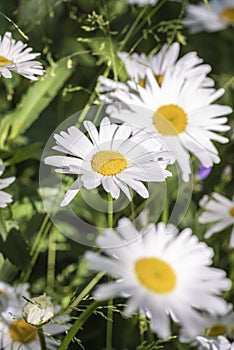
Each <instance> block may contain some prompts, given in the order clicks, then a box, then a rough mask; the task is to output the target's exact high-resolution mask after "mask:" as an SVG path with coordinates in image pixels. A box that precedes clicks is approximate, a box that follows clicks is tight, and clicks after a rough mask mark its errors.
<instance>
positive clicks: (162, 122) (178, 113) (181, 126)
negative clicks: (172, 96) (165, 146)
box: [153, 104, 188, 136]
mask: <svg viewBox="0 0 234 350" xmlns="http://www.w3.org/2000/svg"><path fill="white" fill-rule="evenodd" d="M187 123H188V117H187V114H186V113H185V111H184V110H183V109H182V108H181V107H179V106H177V105H174V104H170V105H164V106H161V107H159V108H158V109H157V111H156V112H155V113H154V115H153V124H154V126H155V128H156V129H157V130H158V131H159V132H160V133H161V134H162V135H166V136H175V135H178V134H180V133H182V132H183V131H184V130H185V129H186V126H187Z"/></svg>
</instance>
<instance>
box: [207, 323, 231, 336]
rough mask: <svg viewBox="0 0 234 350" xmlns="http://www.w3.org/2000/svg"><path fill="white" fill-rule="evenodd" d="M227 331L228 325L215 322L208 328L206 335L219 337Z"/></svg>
mask: <svg viewBox="0 0 234 350" xmlns="http://www.w3.org/2000/svg"><path fill="white" fill-rule="evenodd" d="M226 333H227V327H226V326H225V325H223V324H214V325H213V326H211V327H210V328H208V330H207V332H206V335H207V336H208V337H218V336H219V335H224V334H226Z"/></svg>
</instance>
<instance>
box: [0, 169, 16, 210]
mask: <svg viewBox="0 0 234 350" xmlns="http://www.w3.org/2000/svg"><path fill="white" fill-rule="evenodd" d="M4 170H5V167H4V165H3V164H1V163H0V176H1V175H2V174H3V172H4ZM14 181H15V177H14V176H11V177H7V178H5V179H0V208H5V207H6V206H7V204H8V203H11V202H12V197H11V195H10V194H8V193H6V192H3V191H1V190H2V189H3V188H7V187H8V186H9V185H10V184H12V182H14Z"/></svg>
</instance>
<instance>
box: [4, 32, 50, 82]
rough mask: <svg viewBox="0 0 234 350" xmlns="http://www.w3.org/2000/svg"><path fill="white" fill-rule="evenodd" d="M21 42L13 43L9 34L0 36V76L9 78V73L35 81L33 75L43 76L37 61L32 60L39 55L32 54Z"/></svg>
mask: <svg viewBox="0 0 234 350" xmlns="http://www.w3.org/2000/svg"><path fill="white" fill-rule="evenodd" d="M31 51H32V48H30V47H27V45H26V44H23V43H22V41H15V40H14V39H13V38H12V36H11V33H10V32H6V33H5V34H4V36H3V37H1V36H0V76H1V75H2V76H3V77H4V78H11V77H12V74H11V72H15V73H18V74H20V75H22V76H23V77H25V78H28V79H31V80H37V77H36V76H35V75H43V74H44V70H43V67H42V65H41V63H40V62H39V61H34V58H36V57H37V56H39V55H40V54H39V53H32V52H31Z"/></svg>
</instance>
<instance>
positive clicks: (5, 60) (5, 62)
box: [0, 56, 14, 67]
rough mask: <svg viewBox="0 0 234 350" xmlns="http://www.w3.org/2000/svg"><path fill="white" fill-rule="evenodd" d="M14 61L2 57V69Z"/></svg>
mask: <svg viewBox="0 0 234 350" xmlns="http://www.w3.org/2000/svg"><path fill="white" fill-rule="evenodd" d="M12 63H14V62H13V61H10V60H8V58H6V57H4V56H0V67H3V66H6V65H7V64H12Z"/></svg>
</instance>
